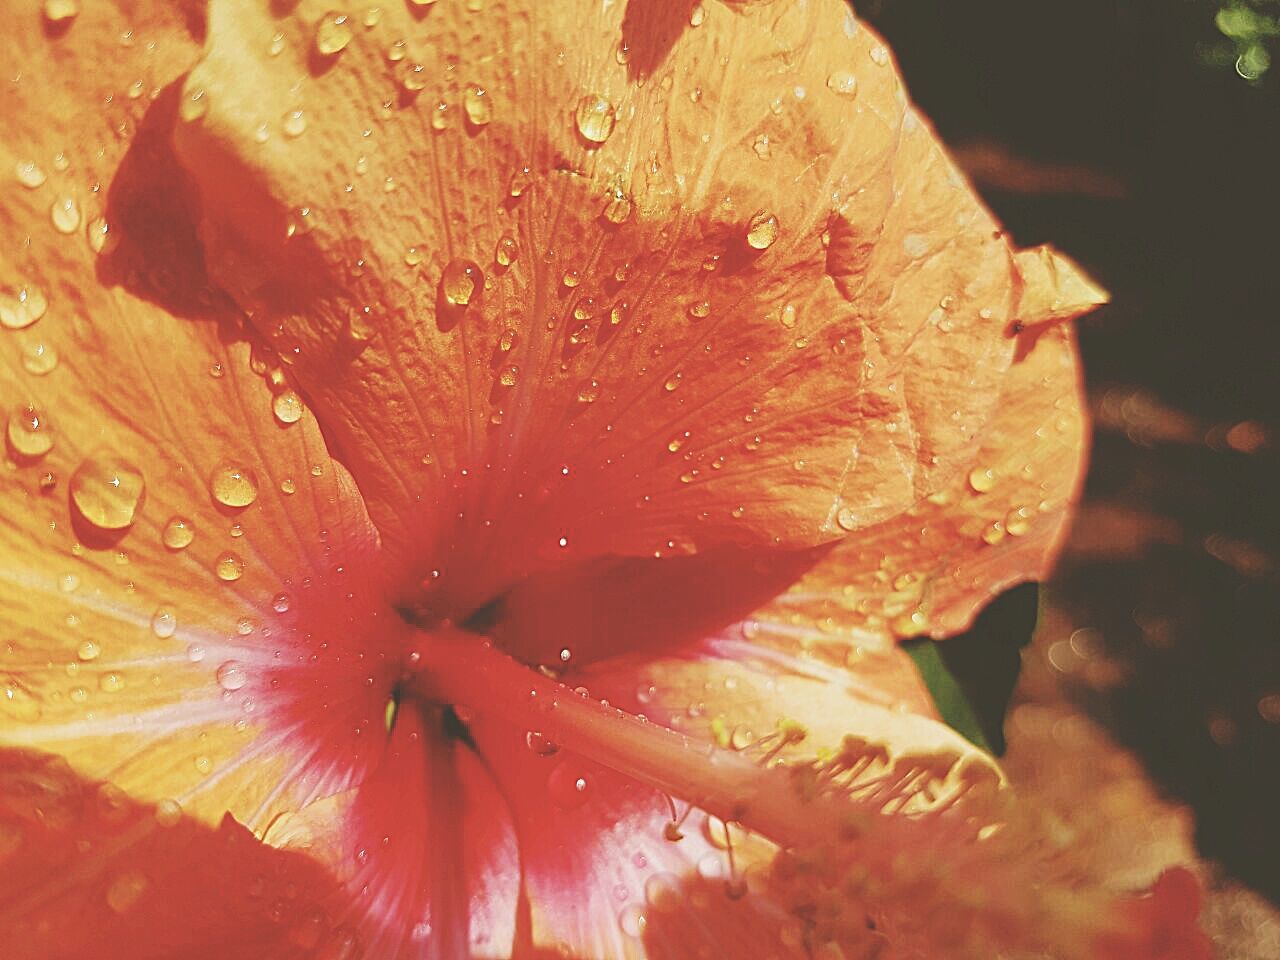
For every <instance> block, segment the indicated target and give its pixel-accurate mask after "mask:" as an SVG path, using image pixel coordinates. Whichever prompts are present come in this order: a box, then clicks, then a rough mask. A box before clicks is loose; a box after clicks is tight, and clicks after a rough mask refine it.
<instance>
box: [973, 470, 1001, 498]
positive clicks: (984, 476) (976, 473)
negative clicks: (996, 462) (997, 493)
mask: <svg viewBox="0 0 1280 960" xmlns="http://www.w3.org/2000/svg"><path fill="white" fill-rule="evenodd" d="M995 485H996V472H995V471H994V470H992V469H991V468H990V467H974V468H973V469H972V470H970V471H969V486H970V487H972V488H973V490H974V492H975V493H987V492H989V491H990V490H991V488H992V487H994V486H995Z"/></svg>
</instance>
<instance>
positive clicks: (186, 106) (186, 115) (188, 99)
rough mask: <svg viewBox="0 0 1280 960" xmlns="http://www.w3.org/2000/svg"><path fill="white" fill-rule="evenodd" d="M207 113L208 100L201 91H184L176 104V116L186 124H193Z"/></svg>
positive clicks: (198, 89) (197, 89)
mask: <svg viewBox="0 0 1280 960" xmlns="http://www.w3.org/2000/svg"><path fill="white" fill-rule="evenodd" d="M208 112H209V98H208V97H207V96H206V95H205V92H204V90H203V89H201V88H199V87H197V88H196V89H194V90H187V91H184V92H183V94H182V99H181V100H180V101H179V102H178V116H179V117H181V118H182V119H183V120H185V121H186V122H187V123H195V122H196V121H197V120H199V119H200V118H201V117H203V116H204V115H205V114H206V113H208Z"/></svg>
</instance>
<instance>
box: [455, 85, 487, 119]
mask: <svg viewBox="0 0 1280 960" xmlns="http://www.w3.org/2000/svg"><path fill="white" fill-rule="evenodd" d="M462 109H463V110H465V111H466V113H467V120H468V121H470V123H471V124H472V125H473V126H476V127H483V126H485V125H486V124H488V122H489V121H490V120H492V119H493V100H492V98H491V97H490V96H489V94H488V93H487V92H486V91H485V89H484V87H481V86H478V85H474V84H473V85H472V86H470V87H467V89H466V90H464V91H463V93H462Z"/></svg>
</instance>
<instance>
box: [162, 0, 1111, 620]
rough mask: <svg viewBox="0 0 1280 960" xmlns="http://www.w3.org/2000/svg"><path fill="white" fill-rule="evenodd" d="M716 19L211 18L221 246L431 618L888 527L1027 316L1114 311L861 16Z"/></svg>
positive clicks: (924, 492)
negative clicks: (555, 577) (1010, 205)
mask: <svg viewBox="0 0 1280 960" xmlns="http://www.w3.org/2000/svg"><path fill="white" fill-rule="evenodd" d="M696 11H697V15H696V16H692V15H690V13H689V10H688V9H686V8H685V7H684V6H683V5H680V4H673V3H661V2H655V3H647V4H638V3H631V4H625V5H624V4H615V5H608V6H605V7H599V6H598V5H595V4H588V3H556V4H527V3H517V2H500V0H499V2H488V3H485V4H484V5H483V6H482V7H477V8H476V9H474V10H473V9H471V8H470V7H466V6H463V5H460V4H449V5H432V6H431V7H430V8H429V9H427V8H423V9H421V10H415V9H414V8H412V7H402V6H400V5H394V6H389V7H387V8H385V9H383V10H382V12H381V17H380V18H379V19H378V22H377V23H376V25H372V26H368V27H366V26H363V25H356V24H355V23H354V21H352V22H350V23H348V24H346V27H347V31H346V32H345V33H343V34H342V36H343V37H344V40H343V45H342V46H341V49H337V50H330V51H329V52H327V53H326V52H324V51H323V50H322V49H321V48H322V47H323V48H325V49H329V48H330V47H331V46H333V44H331V43H327V42H325V39H324V37H325V36H326V34H325V30H326V22H327V21H326V20H325V16H326V13H327V11H326V9H325V8H324V5H323V4H319V3H313V2H303V3H300V4H298V5H296V6H294V7H293V8H291V11H290V12H289V14H288V15H285V16H280V15H277V14H278V13H279V11H276V10H274V9H268V8H265V7H262V6H261V5H258V4H249V3H241V2H237V0H220V2H215V3H214V4H213V5H212V7H211V12H210V25H209V42H208V45H207V48H206V53H205V56H204V58H203V60H202V62H201V63H200V64H199V65H198V66H197V67H196V68H195V69H194V70H193V71H192V73H191V75H190V77H189V78H188V79H187V82H186V86H185V88H184V89H185V96H186V98H187V99H188V101H190V100H193V99H196V98H198V99H199V102H200V103H202V104H203V105H204V107H202V109H201V110H199V111H198V115H195V116H192V118H191V120H190V122H188V123H186V124H184V125H183V126H182V127H181V129H180V130H179V131H178V136H177V139H178V144H179V147H180V152H181V154H182V156H183V158H184V161H185V162H186V164H187V165H188V167H189V168H190V169H191V171H192V173H193V175H194V176H195V178H196V180H197V181H198V183H199V185H200V189H201V192H202V195H203V197H204V220H203V221H202V235H203V236H204V238H205V241H206V250H207V252H208V254H209V256H210V263H211V269H212V270H213V271H214V273H215V275H216V276H217V277H218V280H219V282H220V283H221V284H223V285H224V286H226V287H227V288H228V289H230V290H232V291H233V293H234V295H235V296H236V298H237V299H238V301H239V302H240V303H241V305H242V306H244V307H245V308H246V309H247V310H249V311H250V313H251V314H252V315H253V318H254V323H255V325H256V326H257V327H258V329H259V330H260V331H261V332H262V333H263V334H264V335H265V336H267V337H268V338H269V340H270V342H272V343H273V344H274V345H275V346H276V347H277V349H278V350H279V351H280V353H281V354H282V356H286V357H288V358H289V359H290V360H291V362H292V370H293V371H294V373H295V374H296V375H297V377H298V379H299V382H300V384H301V385H302V387H303V388H304V390H305V392H306V394H307V396H308V397H309V399H310V400H311V402H312V403H313V404H314V405H315V406H316V408H317V409H318V410H320V411H321V416H322V419H324V421H325V423H326V426H327V428H328V429H329V430H330V431H331V435H332V437H333V439H334V441H335V443H336V445H337V448H338V449H339V450H340V451H341V455H342V457H343V458H344V461H345V462H346V463H348V465H349V466H350V467H351V469H352V470H353V473H354V474H355V476H356V479H357V481H358V482H359V483H360V485H361V489H362V491H363V492H364V493H365V495H366V497H367V500H368V502H369V505H370V510H371V513H372V515H373V517H374V519H375V521H376V522H377V523H378V524H379V527H380V529H381V530H382V532H383V535H384V538H385V541H386V543H387V545H388V549H389V550H390V551H391V553H392V554H393V555H394V556H396V557H397V558H399V559H400V560H401V561H402V562H404V563H405V568H406V569H407V570H408V571H410V573H409V575H407V576H406V578H405V583H404V584H403V587H402V593H403V594H404V596H405V603H406V604H407V605H410V606H412V607H414V608H415V609H416V611H417V615H418V619H419V621H420V622H423V623H429V622H434V621H436V620H439V619H442V618H452V619H454V620H462V619H465V618H467V617H469V616H471V615H472V614H473V613H474V612H475V611H476V609H477V608H478V607H480V606H481V605H483V604H485V603H487V602H488V601H490V600H491V599H492V598H493V597H494V596H496V595H498V594H500V593H501V592H503V590H505V589H506V588H507V587H509V586H510V585H511V584H513V583H515V582H517V581H518V580H520V579H521V578H523V577H525V576H528V575H529V574H531V573H536V572H539V571H545V570H548V569H553V568H557V567H561V566H564V565H566V564H573V563H577V562H582V561H585V560H587V559H590V558H592V557H597V556H601V555H606V554H611V555H618V554H621V555H627V556H652V555H659V556H673V555H680V554H688V553H694V552H706V551H709V550H713V549H717V548H722V547H744V546H760V545H766V546H785V547H793V548H795V547H803V546H808V545H814V544H818V543H821V542H825V541H830V540H833V539H836V538H838V537H840V536H842V535H843V534H844V533H846V532H847V531H848V530H850V529H853V530H862V529H865V528H868V527H871V526H874V525H876V524H877V523H880V522H883V521H885V520H887V519H889V518H892V517H896V516H898V515H900V514H901V513H902V512H903V511H904V510H906V509H907V508H909V507H910V506H911V505H912V504H915V503H917V502H919V501H921V500H922V499H924V498H925V497H927V496H929V495H931V494H935V493H937V492H939V491H941V490H944V489H946V488H947V487H948V486H950V485H952V484H953V483H954V482H955V480H956V478H957V477H958V476H960V475H961V474H962V473H963V472H967V471H968V470H969V469H970V468H971V466H972V462H973V460H974V457H975V454H976V452H977V450H978V447H979V445H980V443H981V439H982V436H983V431H984V429H985V427H986V425H987V424H988V423H989V421H990V419H991V416H992V414H993V411H994V410H995V408H996V406H997V404H998V401H999V398H1000V396H1001V393H1002V390H1003V387H1004V385H1005V383H1006V381H1007V379H1008V376H1009V369H1010V366H1011V364H1012V363H1013V362H1014V360H1015V357H1016V355H1017V351H1018V340H1017V338H1016V337H1015V336H1014V335H1013V331H1014V330H1015V329H1017V328H1018V325H1022V326H1024V327H1025V326H1030V325H1034V324H1037V323H1040V322H1042V321H1045V320H1046V319H1049V318H1053V319H1060V318H1062V317H1065V316H1067V315H1070V314H1072V313H1075V312H1078V311H1079V310H1081V309H1084V308H1085V307H1087V306H1088V305H1089V304H1090V303H1093V302H1096V301H1097V299H1098V296H1097V294H1096V292H1094V291H1093V290H1092V289H1091V288H1089V287H1088V286H1087V284H1085V283H1084V282H1083V281H1081V280H1079V279H1078V278H1075V277H1074V275H1073V274H1072V272H1071V268H1070V267H1069V265H1067V264H1066V263H1065V262H1064V261H1061V260H1059V259H1056V258H1055V257H1054V256H1053V255H1052V254H1049V253H1042V254H1040V255H1039V256H1038V258H1037V259H1036V260H1035V261H1034V265H1035V267H1036V269H1035V270H1034V271H1029V270H1027V269H1024V266H1023V261H1022V260H1019V259H1018V258H1017V257H1015V255H1014V253H1013V252H1012V250H1011V248H1010V247H1009V245H1008V243H1007V242H1006V241H1005V239H1004V238H1003V236H1002V235H1001V234H1000V232H999V229H998V227H997V225H996V224H995V223H994V222H993V220H992V219H991V217H990V216H989V215H988V214H987V212H986V211H985V210H984V209H983V208H982V206H981V205H980V204H979V203H978V202H977V200H976V199H975V198H974V196H973V194H972V193H971V192H970V191H969V189H968V188H967V187H966V186H965V184H964V182H963V180H962V179H961V178H960V177H959V175H958V174H957V173H956V171H955V169H954V168H953V167H952V165H951V164H950V163H949V162H948V161H947V160H946V158H945V157H944V155H943V154H942V152H941V151H940V149H939V148H938V145H937V143H936V141H935V139H934V137H933V135H932V133H931V132H930V131H929V130H928V128H927V126H926V125H925V124H924V123H923V122H922V121H921V120H920V118H919V117H918V116H917V115H916V114H915V112H914V111H913V110H911V109H910V107H909V106H908V105H907V102H906V99H905V96H904V94H903V92H902V88H901V85H900V84H899V82H898V79H897V76H896V73H895V71H894V70H893V68H892V65H891V63H890V58H889V55H888V53H887V51H886V50H885V48H884V47H883V45H882V44H881V42H880V41H879V39H878V38H876V37H875V36H874V35H873V34H871V33H870V32H869V31H868V30H867V29H866V28H865V27H863V26H862V25H861V24H860V23H858V22H857V21H856V20H855V19H854V18H853V17H852V15H851V14H849V12H848V10H847V7H846V6H845V5H844V4H841V3H839V2H836V0H828V2H822V3H814V4H788V3H775V4H759V3H758V4H745V5H744V4H721V3H707V4H700V5H698V6H697V8H696ZM348 34H349V36H348ZM273 38H275V39H273ZM1054 282H1056V284H1057V287H1058V289H1060V290H1061V291H1062V293H1061V295H1060V296H1050V295H1048V294H1047V293H1046V291H1047V290H1048V288H1049V286H1050V285H1051V283H1054ZM842 517H843V518H844V521H845V522H844V523H843V524H842V523H841V522H840V520H841V518H842Z"/></svg>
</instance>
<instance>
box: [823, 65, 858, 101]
mask: <svg viewBox="0 0 1280 960" xmlns="http://www.w3.org/2000/svg"><path fill="white" fill-rule="evenodd" d="M827 89H828V90H830V91H831V92H832V93H835V94H838V95H839V96H842V97H852V96H856V95H857V93H858V78H857V77H855V76H854V75H853V74H852V73H850V72H849V71H848V70H837V71H836V72H835V73H833V74H831V75H830V76H829V77H827Z"/></svg>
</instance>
